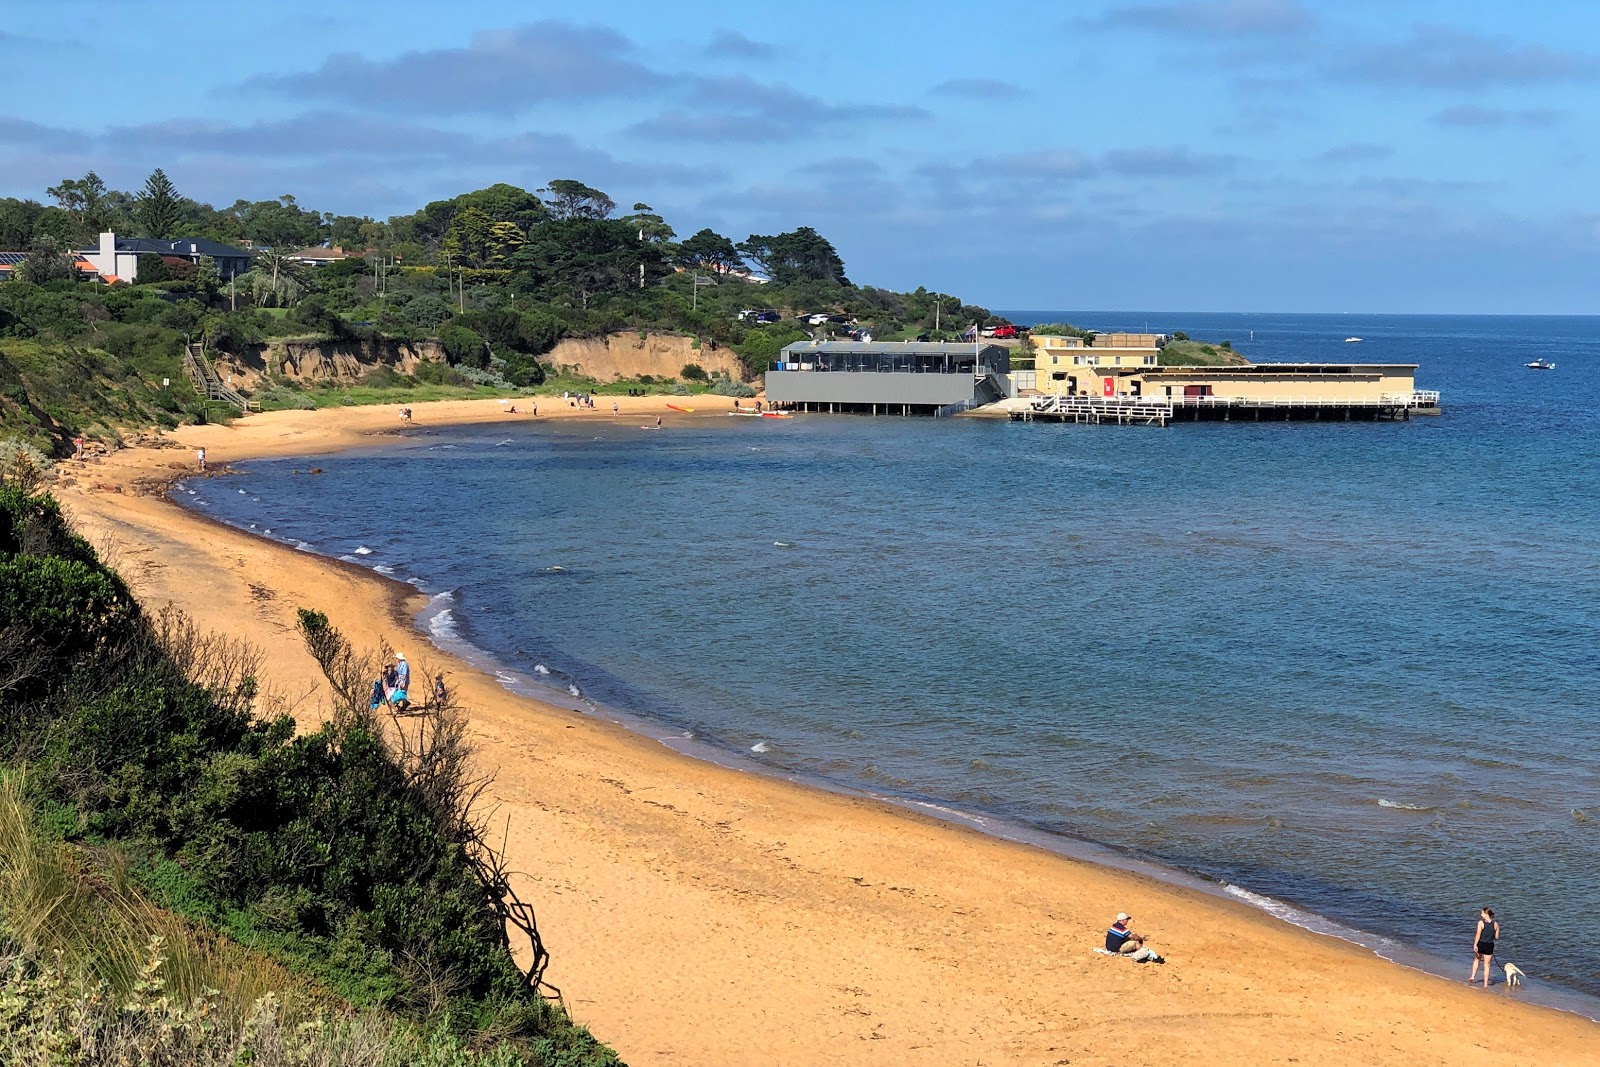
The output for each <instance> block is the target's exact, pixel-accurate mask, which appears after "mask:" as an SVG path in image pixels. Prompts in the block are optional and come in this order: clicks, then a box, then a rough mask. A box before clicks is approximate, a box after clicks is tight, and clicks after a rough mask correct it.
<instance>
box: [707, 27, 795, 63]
mask: <svg viewBox="0 0 1600 1067" xmlns="http://www.w3.org/2000/svg"><path fill="white" fill-rule="evenodd" d="M705 53H706V55H708V56H713V57H715V58H718V59H771V58H772V57H774V56H776V55H777V54H778V48H777V46H776V45H771V44H768V43H766V42H765V41H757V40H753V39H751V38H749V37H746V36H745V35H744V34H742V33H740V32H739V31H738V30H718V31H717V32H716V33H713V34H712V35H711V41H710V43H708V44H707V45H706V47H705Z"/></svg>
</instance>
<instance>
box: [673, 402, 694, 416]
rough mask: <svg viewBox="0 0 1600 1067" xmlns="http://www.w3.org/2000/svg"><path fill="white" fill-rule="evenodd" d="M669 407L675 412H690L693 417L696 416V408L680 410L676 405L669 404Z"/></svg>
mask: <svg viewBox="0 0 1600 1067" xmlns="http://www.w3.org/2000/svg"><path fill="white" fill-rule="evenodd" d="M667 407H669V408H671V409H672V410H673V411H684V412H688V413H689V414H691V415H692V414H694V408H680V407H679V406H678V405H676V404H668V405H667Z"/></svg>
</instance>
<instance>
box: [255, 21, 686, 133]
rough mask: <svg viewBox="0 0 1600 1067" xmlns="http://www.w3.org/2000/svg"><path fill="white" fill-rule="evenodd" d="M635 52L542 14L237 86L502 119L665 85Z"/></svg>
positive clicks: (371, 106) (591, 29) (607, 36)
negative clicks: (457, 40) (539, 105)
mask: <svg viewBox="0 0 1600 1067" xmlns="http://www.w3.org/2000/svg"><path fill="white" fill-rule="evenodd" d="M636 51H637V49H636V48H635V47H634V45H633V43H632V42H631V41H629V40H628V38H626V37H624V36H623V35H622V34H620V33H618V32H616V31H615V30H611V29H607V28H605V27H599V26H574V25H571V24H570V23H566V22H558V21H554V20H546V21H543V22H536V23H532V24H530V25H527V26H522V27H518V28H516V29H510V30H494V31H488V32H483V33H477V34H474V35H473V37H472V41H471V43H470V44H468V45H467V46H466V47H464V48H436V49H427V50H421V51H413V52H407V53H405V54H403V55H400V56H397V57H395V58H393V59H367V58H365V57H363V56H359V55H356V54H354V53H350V52H341V53H337V54H335V55H332V56H329V57H328V59H327V60H325V61H324V62H323V64H322V66H320V67H318V68H317V69H316V70H313V71H309V72H306V73H298V74H289V75H276V76H263V77H257V78H253V79H251V80H250V81H249V82H246V83H245V88H246V89H260V88H266V89H270V90H273V91H276V92H278V93H281V94H283V95H285V96H290V97H295V98H299V99H305V100H326V101H332V102H336V103H342V104H345V105H349V106H353V107H358V108H362V109H364V110H372V111H388V112H394V113H398V114H423V115H458V114H493V115H507V114H513V113H515V112H518V111H521V110H523V109H524V108H526V107H527V106H528V105H529V104H530V103H536V102H541V101H549V100H569V101H570V100H584V99H597V98H602V97H614V96H630V95H634V94H639V93H646V92H651V91H655V90H658V89H660V88H662V87H663V86H665V85H666V84H668V82H669V79H668V78H667V77H666V75H663V74H661V73H659V72H657V71H654V70H651V69H650V68H649V67H646V66H645V65H644V64H642V63H640V62H639V61H638V60H637V59H634V58H633V55H634V54H635V53H636Z"/></svg>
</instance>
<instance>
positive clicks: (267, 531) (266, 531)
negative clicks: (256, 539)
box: [261, 526, 272, 534]
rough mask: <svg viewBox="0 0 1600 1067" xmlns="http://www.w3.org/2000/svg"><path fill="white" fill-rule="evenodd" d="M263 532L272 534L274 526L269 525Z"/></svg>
mask: <svg viewBox="0 0 1600 1067" xmlns="http://www.w3.org/2000/svg"><path fill="white" fill-rule="evenodd" d="M261 532H262V533H264V534H270V533H271V532H272V527H270V526H268V527H267V528H266V529H265V530H262V531H261Z"/></svg>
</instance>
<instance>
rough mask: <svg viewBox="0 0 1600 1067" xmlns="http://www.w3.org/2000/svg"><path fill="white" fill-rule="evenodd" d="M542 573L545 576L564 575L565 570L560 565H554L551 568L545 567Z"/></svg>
mask: <svg viewBox="0 0 1600 1067" xmlns="http://www.w3.org/2000/svg"><path fill="white" fill-rule="evenodd" d="M544 572H545V573H546V574H565V573H567V568H565V567H563V566H561V565H560V564H557V565H555V566H553V567H546V568H545V569H544Z"/></svg>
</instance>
